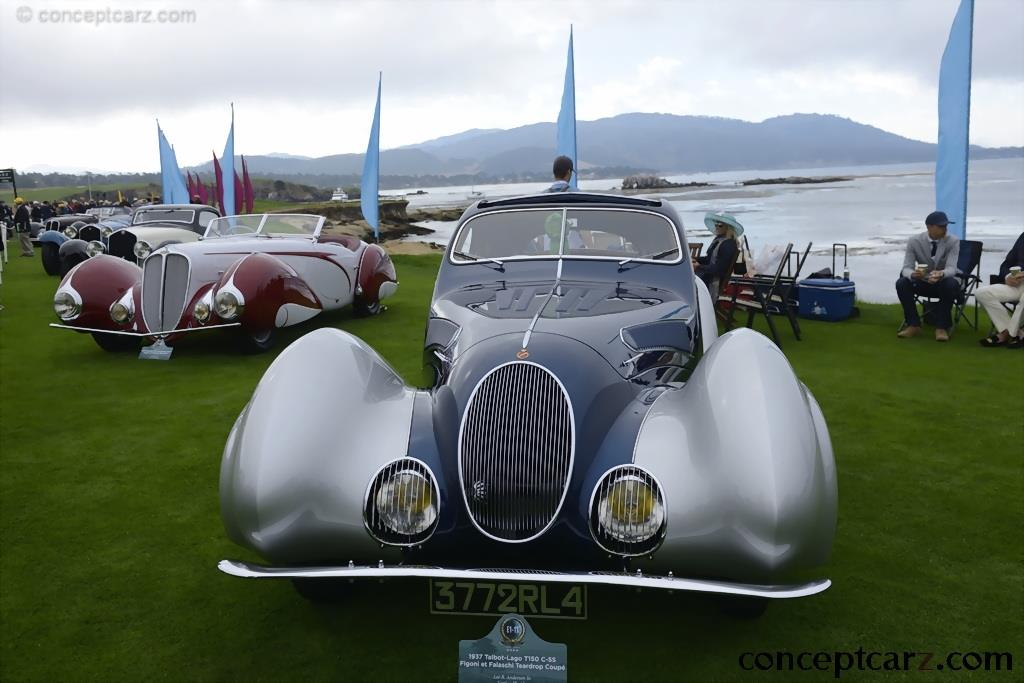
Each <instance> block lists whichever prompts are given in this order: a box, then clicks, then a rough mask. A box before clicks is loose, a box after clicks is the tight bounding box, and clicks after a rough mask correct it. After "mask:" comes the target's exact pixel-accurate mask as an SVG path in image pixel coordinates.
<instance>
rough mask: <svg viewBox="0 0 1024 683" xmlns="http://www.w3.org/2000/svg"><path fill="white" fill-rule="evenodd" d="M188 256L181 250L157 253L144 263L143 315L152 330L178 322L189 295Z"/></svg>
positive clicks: (166, 330)
mask: <svg viewBox="0 0 1024 683" xmlns="http://www.w3.org/2000/svg"><path fill="white" fill-rule="evenodd" d="M188 277H189V264H188V259H187V258H185V257H184V256H182V255H181V254H173V253H171V254H163V253H161V254H153V255H152V256H150V257H149V258H147V259H146V260H145V261H144V262H143V264H142V319H143V320H144V321H145V323H146V327H147V328H148V329H149V331H150V332H169V331H171V330H173V329H175V327H177V325H178V321H179V320H181V314H182V313H183V312H184V311H185V303H186V301H187V298H188Z"/></svg>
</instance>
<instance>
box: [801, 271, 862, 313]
mask: <svg viewBox="0 0 1024 683" xmlns="http://www.w3.org/2000/svg"><path fill="white" fill-rule="evenodd" d="M799 286H800V294H799V296H800V317H801V318H812V319H814V320H827V321H829V322H837V321H839V320H846V319H847V318H849V317H850V315H851V314H852V313H853V302H854V298H855V292H856V286H855V285H854V284H853V282H851V281H849V280H837V279H834V278H830V277H829V278H807V279H806V280H801V281H800V282H799Z"/></svg>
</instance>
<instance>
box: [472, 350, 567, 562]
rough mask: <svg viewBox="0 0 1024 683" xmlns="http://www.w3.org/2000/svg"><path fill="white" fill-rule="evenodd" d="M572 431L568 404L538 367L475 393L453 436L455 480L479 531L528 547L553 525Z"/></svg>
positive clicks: (517, 369)
mask: <svg viewBox="0 0 1024 683" xmlns="http://www.w3.org/2000/svg"><path fill="white" fill-rule="evenodd" d="M574 450H575V426H574V425H573V415H572V405H571V404H570V402H569V397H568V395H567V394H566V393H565V389H563V388H562V385H561V383H560V382H559V381H558V379H557V378H555V376H554V375H553V374H551V373H550V372H548V371H547V370H545V369H544V368H542V367H541V366H539V365H537V364H535V363H529V362H513V363H508V364H506V365H502V366H500V367H498V368H495V369H494V370H492V371H491V372H490V373H488V374H487V375H486V376H485V377H484V378H483V379H482V380H480V383H479V384H478V385H477V386H476V389H475V390H474V391H473V395H472V396H471V397H470V400H469V405H468V406H467V408H466V413H465V415H464V416H463V418H462V427H461V430H460V435H459V475H460V477H461V482H462V495H463V499H464V500H465V501H466V508H467V509H468V510H469V514H470V517H471V518H472V520H473V522H474V523H475V524H476V525H477V527H478V528H479V529H480V530H481V531H483V532H484V533H486V534H488V535H490V536H491V537H493V538H496V539H498V540H503V541H512V542H519V541H528V540H530V539H532V538H535V537H537V536H539V535H540V534H542V533H543V532H544V531H545V530H546V529H547V528H548V526H550V524H551V523H552V522H553V521H554V519H555V516H556V515H557V514H558V511H559V509H560V508H561V506H562V501H563V500H564V499H565V492H566V489H567V488H568V486H569V479H570V477H571V476H572V461H573V454H574Z"/></svg>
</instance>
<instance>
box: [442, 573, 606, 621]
mask: <svg viewBox="0 0 1024 683" xmlns="http://www.w3.org/2000/svg"><path fill="white" fill-rule="evenodd" d="M430 613H431V614H477V615H482V616H489V615H500V614H511V613H515V614H519V615H522V616H524V617H531V618H536V619H586V618H587V586H586V584H576V583H518V582H517V583H498V582H495V581H445V580H442V579H431V580H430Z"/></svg>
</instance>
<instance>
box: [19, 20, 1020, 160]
mask: <svg viewBox="0 0 1024 683" xmlns="http://www.w3.org/2000/svg"><path fill="white" fill-rule="evenodd" d="M958 2H959V0H674V1H673V0H645V1H642V2H625V1H623V2H612V1H610V0H578V1H576V0H564V1H559V0H548V1H547V2H540V3H532V2H521V1H516V0H509V1H503V0H495V1H468V0H464V1H456V0H387V1H385V0H377V1H374V2H355V1H347V0H341V1H332V2H329V1H327V0H322V1H319V2H317V1H309V2H307V1H292V2H264V1H259V0H246V1H239V2H228V1H226V0H225V1H221V2H213V1H210V0H206V1H205V2H199V1H197V0H160V1H157V2H147V1H146V0H136V1H134V2H118V1H116V0H95V1H94V2H78V1H74V0H58V1H54V2H49V1H47V2H40V1H37V0H12V1H11V2H6V1H5V2H4V3H2V4H0V76H2V82H3V88H2V89H0V167H8V166H14V167H16V168H19V169H24V170H28V169H29V168H30V167H33V166H39V165H49V166H53V167H58V168H89V169H92V170H98V171H99V170H117V171H122V170H123V171H155V170H157V169H158V168H159V160H158V156H157V141H156V140H157V139H156V125H155V123H154V119H155V118H157V117H159V119H160V123H161V126H162V127H163V129H164V132H165V133H166V134H167V137H168V139H169V140H170V141H171V143H172V144H173V145H174V146H175V148H176V150H177V156H178V161H179V162H180V163H181V164H182V165H193V164H197V163H201V162H204V161H207V160H209V159H210V156H211V151H212V150H216V151H217V154H218V155H219V154H220V153H221V151H222V150H223V147H224V141H225V137H226V135H227V128H228V123H229V102H232V101H233V102H234V103H235V151H236V153H241V154H263V153H269V152H287V153H291V154H303V155H309V156H323V155H327V154H336V153H341V152H362V151H364V150H365V148H366V140H367V137H368V134H369V128H370V119H371V116H372V113H373V98H374V96H375V89H376V81H377V72H378V70H379V71H383V74H384V90H383V100H382V113H381V145H382V146H383V147H384V148H389V147H396V146H399V145H405V144H410V143H415V142H421V141H424V140H427V139H430V138H434V137H438V136H441V135H448V134H451V133H457V132H460V131H463V130H466V129H469V128H510V127H514V126H519V125H524V124H528V123H535V122H537V121H554V120H555V118H556V117H557V115H558V107H559V101H560V96H561V89H562V79H563V76H564V70H565V53H566V47H567V41H568V33H569V25H570V23H572V24H573V25H574V27H575V29H574V30H575V48H576V49H575V56H576V112H577V117H578V118H579V119H580V120H592V119H597V118H602V117H606V116H613V115H615V114H620V113H624V112H631V111H644V112H666V113H672V114H693V115H708V116H725V117H732V118H740V119H745V120H749V121H760V120H763V119H765V118H768V117H772V116H777V115H783V114H791V113H794V112H817V113H827V114H838V115H840V116H845V117H849V118H851V119H854V120H856V121H859V122H862V123H868V124H871V125H874V126H878V127H879V128H883V129H885V130H888V131H892V132H894V133H898V134H900V135H905V136H907V137H910V138H914V139H918V140H925V141H930V142H934V141H935V139H936V135H937V133H936V131H937V118H936V113H935V110H936V97H937V81H938V67H939V60H940V58H941V55H942V50H943V48H944V46H945V42H946V38H947V35H948V32H949V26H950V23H951V22H952V20H953V16H954V14H955V13H956V8H957V5H958ZM107 8H109V9H110V10H111V14H110V15H108V16H107V18H106V19H105V20H104V23H102V24H99V25H97V23H95V22H96V19H94V22H93V23H85V20H86V19H87V18H88V17H87V15H85V14H79V15H77V16H76V15H73V14H71V12H73V11H75V10H82V11H83V12H84V11H86V10H93V11H95V10H99V11H100V12H101V13H102V12H104V11H105V10H106V9H107ZM115 11H119V12H120V13H121V14H120V18H121V19H122V22H121V23H114V20H115V18H116V15H115V14H114V12H115ZM126 11H132V12H147V11H148V12H150V13H151V14H150V15H149V23H132V24H129V23H124V19H125V18H127V15H126V14H125V12H126ZM161 11H164V12H174V13H179V14H180V13H191V14H192V17H191V19H190V18H189V17H188V16H185V17H184V18H183V19H179V20H178V21H176V22H175V21H173V19H174V18H175V17H173V16H171V17H170V18H167V17H165V16H164V15H160V14H159V13H160V12H161ZM134 17H135V18H136V19H139V18H141V17H140V15H138V14H137V15H134ZM162 18H163V19H164V21H163V22H161V21H160V20H161V19H162ZM76 19H78V22H77V23H76V21H75V20H76ZM1022 38H1024V0H976V9H975V25H974V66H973V73H974V80H973V85H972V111H971V141H972V142H973V143H976V144H980V145H986V146H1004V145H1024V41H1022ZM553 146H554V140H552V147H553ZM580 157H581V159H585V158H586V150H585V149H581V150H580Z"/></svg>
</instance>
